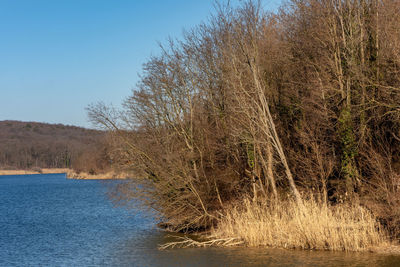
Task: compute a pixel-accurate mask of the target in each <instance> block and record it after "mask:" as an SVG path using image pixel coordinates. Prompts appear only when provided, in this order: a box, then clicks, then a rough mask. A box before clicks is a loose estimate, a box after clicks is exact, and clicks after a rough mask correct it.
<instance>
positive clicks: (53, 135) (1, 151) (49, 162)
mask: <svg viewBox="0 0 400 267" xmlns="http://www.w3.org/2000/svg"><path fill="white" fill-rule="evenodd" d="M104 139H105V134H104V132H100V131H96V130H88V129H84V128H80V127H75V126H66V125H62V124H46V123H37V122H21V121H0V168H1V169H31V168H74V169H75V170H77V171H86V172H98V171H103V170H104V169H107V168H109V167H110V162H109V160H108V156H107V153H106V151H105V148H104Z"/></svg>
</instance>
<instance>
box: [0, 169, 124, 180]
mask: <svg viewBox="0 0 400 267" xmlns="http://www.w3.org/2000/svg"><path fill="white" fill-rule="evenodd" d="M62 173H65V174H66V176H67V178H68V179H77V180H109V179H110V180H111V179H127V178H128V174H127V173H116V172H113V171H110V172H106V173H99V174H89V173H86V172H80V173H77V172H76V171H74V170H72V169H68V168H42V169H40V168H38V169H31V170H0V176H4V175H28V174H62Z"/></svg>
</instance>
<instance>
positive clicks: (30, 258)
mask: <svg viewBox="0 0 400 267" xmlns="http://www.w3.org/2000/svg"><path fill="white" fill-rule="evenodd" d="M116 182H117V181H116ZM105 192H106V186H104V184H102V183H101V182H100V181H96V180H69V179H66V177H65V175H64V174H45V175H21V176H0V266H400V257H399V256H384V255H377V254H371V253H342V252H315V251H288V250H280V249H265V248H252V249H250V248H195V249H192V248H191V249H172V250H167V251H159V250H158V249H157V246H158V244H162V243H164V242H166V240H168V237H167V234H165V233H163V232H161V231H158V230H157V229H156V228H155V227H154V224H155V221H154V220H153V219H152V218H151V216H150V215H148V214H143V213H142V212H140V211H137V210H130V211H128V210H125V209H122V208H115V207H113V206H112V204H111V203H110V201H109V200H108V199H107V198H106V195H105Z"/></svg>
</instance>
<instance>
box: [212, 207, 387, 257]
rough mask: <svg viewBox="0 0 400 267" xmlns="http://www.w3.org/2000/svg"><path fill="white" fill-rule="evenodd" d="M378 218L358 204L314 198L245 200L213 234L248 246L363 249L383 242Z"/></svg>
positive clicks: (341, 249)
mask: <svg viewBox="0 0 400 267" xmlns="http://www.w3.org/2000/svg"><path fill="white" fill-rule="evenodd" d="M378 227H379V225H378V223H377V221H376V219H375V217H374V216H373V215H372V214H371V213H370V212H369V211H367V210H366V209H365V208H363V207H361V206H359V205H337V206H334V207H333V206H329V205H326V204H321V203H318V202H317V201H315V200H308V201H305V202H304V206H303V207H299V206H297V204H296V203H295V202H294V201H286V202H283V203H275V204H271V205H266V204H262V203H261V204H260V203H254V202H251V201H249V200H245V201H244V202H243V206H242V207H234V208H232V209H230V210H229V211H228V212H227V215H226V216H225V217H224V218H223V219H222V220H221V222H220V224H219V227H218V229H217V230H215V231H214V232H215V233H214V234H215V236H217V237H218V238H228V237H230V238H238V239H240V240H242V241H243V242H244V244H245V245H247V246H269V247H283V248H301V249H319V250H340V251H364V250H368V249H370V248H371V247H374V246H378V247H379V246H381V245H382V244H383V243H384V235H383V233H382V232H380V231H379V230H378Z"/></svg>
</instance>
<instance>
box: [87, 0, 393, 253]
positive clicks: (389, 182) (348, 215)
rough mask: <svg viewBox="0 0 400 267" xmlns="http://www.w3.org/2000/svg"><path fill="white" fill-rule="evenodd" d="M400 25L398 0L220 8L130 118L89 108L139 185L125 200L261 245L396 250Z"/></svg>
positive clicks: (131, 185)
mask: <svg viewBox="0 0 400 267" xmlns="http://www.w3.org/2000/svg"><path fill="white" fill-rule="evenodd" d="M399 14H400V2H399V1H397V0H381V1H376V0H291V1H288V2H287V3H286V4H285V5H283V6H282V8H281V9H280V10H279V11H278V12H276V13H270V12H266V11H265V10H263V9H262V8H261V4H260V3H257V2H253V1H248V2H245V3H243V4H242V6H240V7H238V8H232V7H231V6H229V5H225V4H220V5H219V6H218V7H217V12H216V14H215V15H213V16H212V17H211V18H210V19H209V21H208V22H207V23H203V24H201V25H199V26H198V27H196V28H194V29H191V30H189V31H187V32H185V34H184V38H183V39H182V40H170V41H169V43H168V44H167V45H165V46H163V47H162V53H161V54H160V55H159V56H154V57H152V58H150V60H149V61H148V62H147V63H146V64H145V65H144V69H143V74H142V76H141V81H140V82H139V84H138V86H137V88H136V89H135V90H134V91H133V92H132V95H131V96H129V97H128V98H127V99H126V101H125V102H124V110H122V111H117V110H114V109H112V108H111V107H107V106H105V105H104V104H101V103H99V104H94V105H92V106H90V107H89V108H88V113H89V116H90V118H91V120H92V121H93V122H94V123H96V124H98V125H101V126H103V127H105V128H106V129H108V130H109V132H110V136H111V137H110V140H109V143H108V151H109V155H110V158H111V159H112V160H113V162H114V163H116V164H119V165H120V166H121V168H126V169H129V170H132V171H134V172H135V174H136V179H132V180H127V181H126V182H124V183H119V184H118V186H117V187H115V188H114V192H113V194H112V196H113V199H114V201H115V202H116V203H120V204H125V205H130V204H132V203H138V201H139V202H140V203H141V204H143V206H144V207H147V208H151V209H154V210H156V211H158V212H159V214H160V216H161V220H162V221H163V222H164V224H163V225H165V226H166V227H167V228H168V229H169V230H172V231H183V232H200V231H211V232H213V233H214V234H216V235H219V236H217V237H216V238H236V239H240V240H241V242H242V243H244V244H247V245H251V246H258V245H265V246H279V247H299V248H309V249H331V250H363V249H366V248H368V247H370V246H374V245H379V244H380V243H382V242H383V240H384V239H387V238H389V239H391V240H393V241H395V240H397V239H398V238H399V237H400V210H399V208H398V207H399V205H400V104H399V103H400V75H399V74H400V16H399ZM236 241H237V240H236ZM236 241H235V242H236Z"/></svg>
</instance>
